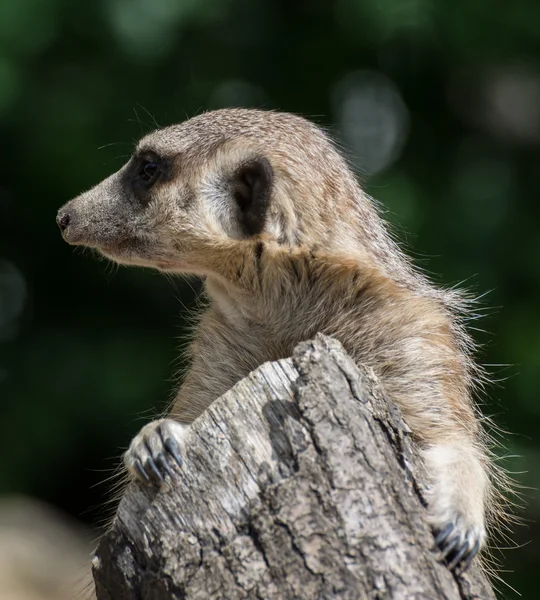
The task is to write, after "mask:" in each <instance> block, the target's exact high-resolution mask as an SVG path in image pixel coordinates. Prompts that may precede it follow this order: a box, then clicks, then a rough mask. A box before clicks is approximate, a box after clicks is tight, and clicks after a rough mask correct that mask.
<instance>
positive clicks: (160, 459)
mask: <svg viewBox="0 0 540 600" xmlns="http://www.w3.org/2000/svg"><path fill="white" fill-rule="evenodd" d="M156 461H157V463H158V465H159V466H160V467H161V469H162V470H163V471H165V472H166V473H167V475H168V476H169V477H170V478H171V479H172V478H173V477H174V473H173V470H172V469H171V467H170V466H169V462H168V460H167V457H166V456H165V454H163V452H160V453H159V454H158V456H157V458H156Z"/></svg>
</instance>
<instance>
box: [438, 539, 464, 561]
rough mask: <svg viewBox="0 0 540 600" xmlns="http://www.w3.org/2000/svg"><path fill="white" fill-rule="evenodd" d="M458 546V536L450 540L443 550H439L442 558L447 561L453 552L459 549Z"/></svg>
mask: <svg viewBox="0 0 540 600" xmlns="http://www.w3.org/2000/svg"><path fill="white" fill-rule="evenodd" d="M459 544H460V538H459V536H456V537H455V538H452V539H451V540H450V542H449V543H448V545H447V546H445V547H444V548H441V551H442V555H443V558H444V559H449V558H450V557H451V556H452V555H453V553H454V552H455V550H456V549H457V548H458V547H459Z"/></svg>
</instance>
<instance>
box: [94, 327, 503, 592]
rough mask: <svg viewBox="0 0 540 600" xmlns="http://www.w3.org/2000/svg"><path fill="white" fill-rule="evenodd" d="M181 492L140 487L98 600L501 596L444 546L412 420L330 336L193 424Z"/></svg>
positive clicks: (127, 501) (100, 571)
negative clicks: (433, 525)
mask: <svg viewBox="0 0 540 600" xmlns="http://www.w3.org/2000/svg"><path fill="white" fill-rule="evenodd" d="M177 472H178V475H177V477H176V480H175V481H174V484H173V485H171V486H170V488H169V489H162V490H159V491H157V490H151V489H146V488H143V487H141V486H139V485H137V484H133V485H132V486H131V487H130V488H129V489H128V490H127V492H126V494H125V496H124V498H123V500H122V501H121V503H120V506H119V508H118V512H117V515H116V518H115V521H114V523H113V526H112V528H111V530H110V532H109V533H108V534H107V535H106V536H105V537H104V538H103V540H102V541H101V543H100V545H99V548H98V551H97V555H96V558H95V559H94V578H95V581H96V589H97V596H98V599H99V600H135V599H137V600H165V599H167V600H170V599H173V600H179V599H184V598H188V599H194V600H195V599H201V600H202V599H204V600H207V599H214V598H216V599H217V598H220V599H224V600H225V599H226V600H236V599H244V598H259V599H263V600H271V599H296V598H298V599H304V598H305V599H359V598H370V599H371V598H385V599H386V598H396V599H400V600H401V599H405V598H415V599H417V598H425V599H434V598H445V599H460V600H465V599H472V598H488V599H489V598H494V597H495V596H494V594H493V591H492V590H491V588H490V586H489V583H488V582H487V580H486V578H485V576H484V575H483V574H482V572H481V571H480V569H479V567H478V565H476V564H474V563H473V565H472V567H471V569H470V571H469V572H468V573H466V574H465V575H464V576H461V577H458V576H455V575H453V574H452V573H451V572H450V571H449V570H448V569H447V568H446V566H445V565H444V564H442V563H441V562H440V561H439V560H438V556H437V553H436V552H435V551H434V550H433V535H432V533H431V531H430V528H429V526H428V524H427V522H426V511H425V502H424V500H423V497H422V489H423V482H424V481H425V477H424V473H423V471H422V466H421V465H420V464H419V461H418V460H417V459H416V454H415V448H414V443H413V441H412V440H411V437H410V435H409V434H408V429H407V427H406V425H405V424H404V422H403V421H402V419H401V416H400V413H399V410H398V409H397V408H396V407H395V406H394V405H392V404H391V403H389V402H388V400H387V399H386V398H385V396H384V394H383V393H382V391H381V388H380V387H379V386H378V384H377V381H376V379H375V377H374V376H373V374H372V373H371V372H370V371H369V370H368V369H358V368H357V367H356V366H355V364H354V363H353V361H352V360H351V359H350V357H349V356H348V355H347V354H346V353H345V352H344V350H343V348H342V347H341V345H340V344H339V343H338V342H336V341H334V340H332V339H330V338H326V337H324V336H317V338H316V339H315V340H314V341H311V342H305V343H302V344H300V345H299V346H298V348H297V349H296V351H295V353H294V356H293V357H292V358H291V359H286V360H281V361H278V362H275V363H267V364H265V365H263V366H261V367H260V368H259V369H257V370H256V371H254V372H253V373H252V374H250V375H249V376H248V377H246V378H245V379H244V380H242V381H241V382H240V383H238V384H237V385H236V386H235V387H234V388H233V389H232V390H231V391H229V392H228V393H227V394H225V395H224V396H223V397H222V398H220V399H219V400H217V401H216V402H215V403H214V404H213V405H212V407H211V408H210V409H209V410H208V411H207V412H206V413H205V414H204V415H202V416H201V417H200V418H199V419H198V420H197V421H196V422H195V423H194V424H193V425H192V428H191V432H190V437H189V438H188V443H187V444H186V448H185V451H184V466H183V468H182V469H181V471H180V470H178V471H177Z"/></svg>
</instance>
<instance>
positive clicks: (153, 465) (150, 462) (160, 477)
mask: <svg viewBox="0 0 540 600" xmlns="http://www.w3.org/2000/svg"><path fill="white" fill-rule="evenodd" d="M145 466H146V467H147V468H149V469H150V470H151V471H152V473H153V475H154V477H155V478H156V479H157V481H158V482H159V483H161V484H163V483H165V479H163V475H162V474H161V473H160V472H159V469H158V468H157V465H156V463H155V462H154V459H153V458H152V457H149V458H147V459H146V462H145Z"/></svg>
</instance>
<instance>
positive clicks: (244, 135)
mask: <svg viewBox="0 0 540 600" xmlns="http://www.w3.org/2000/svg"><path fill="white" fill-rule="evenodd" d="M358 192H359V188H358V186H357V184H356V181H355V180H354V177H353V176H352V174H351V173H350V171H349V169H348V168H347V166H346V164H345V161H344V160H343V158H342V157H341V156H340V154H339V153H338V152H337V151H336V150H335V149H334V147H333V145H332V144H331V142H330V141H329V140H328V139H327V137H326V135H325V134H324V133H323V132H322V131H321V130H320V129H319V128H317V127H316V126H315V125H313V124H312V123H310V122H309V121H307V120H305V119H303V118H301V117H298V116H294V115H290V114H283V113H275V112H266V111H258V110H245V109H228V110H220V111H215V112H209V113H205V114H202V115H200V116H197V117H195V118H193V119H191V120H189V121H186V122H184V123H182V124H180V125H175V126H171V127H167V128H165V129H162V130H158V131H156V132H154V133H151V134H150V135H148V136H146V137H145V138H143V139H142V140H141V141H140V142H139V144H138V145H137V147H136V149H135V152H134V153H133V156H132V157H131V158H130V160H129V161H128V163H127V164H126V165H124V166H123V167H122V168H121V169H120V170H119V171H118V172H116V173H115V174H113V175H111V176H110V177H108V178H107V179H105V180H104V181H103V182H102V183H100V184H99V185H97V186H96V187H94V188H93V189H91V190H90V191H88V192H85V193H83V194H81V195H80V196H78V197H77V198H75V199H74V200H71V201H70V202H68V203H67V204H66V205H64V206H63V207H62V208H61V209H60V211H59V212H58V216H57V222H58V225H59V226H60V229H61V231H62V235H63V237H64V239H65V240H66V241H67V242H68V243H70V244H75V245H84V246H89V247H93V248H96V249H98V250H99V251H100V252H101V253H102V254H104V255H105V256H107V257H109V258H112V259H113V260H115V261H117V262H119V263H124V264H135V265H141V266H153V267H157V268H159V269H162V270H167V271H172V272H195V273H203V274H204V271H205V266H204V256H203V255H201V249H202V248H205V247H208V245H212V244H215V243H216V242H219V240H222V239H224V238H229V239H234V240H238V241H239V242H241V241H242V240H246V239H250V238H253V237H254V236H261V235H264V236H265V238H266V239H273V240H275V241H276V242H278V243H280V244H287V245H300V244H305V245H324V246H325V247H327V248H333V247H336V248H339V246H340V244H347V245H348V246H349V249H350V243H351V238H354V237H357V236H358V228H357V226H356V224H355V223H353V222H352V221H354V215H355V214H356V213H357V211H356V210H355V209H356V208H357V207H354V206H353V205H354V204H355V203H356V202H357V200H358V198H357V196H358ZM351 208H352V209H353V210H352V211H351Z"/></svg>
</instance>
